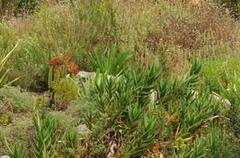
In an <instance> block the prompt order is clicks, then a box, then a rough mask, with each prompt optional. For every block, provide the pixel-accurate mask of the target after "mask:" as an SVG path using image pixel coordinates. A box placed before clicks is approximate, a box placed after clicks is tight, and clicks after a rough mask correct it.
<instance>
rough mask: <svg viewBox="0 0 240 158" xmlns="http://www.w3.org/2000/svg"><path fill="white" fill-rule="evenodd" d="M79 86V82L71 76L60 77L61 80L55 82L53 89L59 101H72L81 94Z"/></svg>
mask: <svg viewBox="0 0 240 158" xmlns="http://www.w3.org/2000/svg"><path fill="white" fill-rule="evenodd" d="M78 87H79V86H78V84H77V83H76V82H75V81H73V80H72V79H69V78H65V79H60V80H59V81H57V82H55V83H54V84H53V90H54V92H55V94H56V99H57V101H58V100H60V101H64V102H65V101H66V102H70V101H73V100H75V99H77V97H78V94H79V93H78V92H79V88H78Z"/></svg>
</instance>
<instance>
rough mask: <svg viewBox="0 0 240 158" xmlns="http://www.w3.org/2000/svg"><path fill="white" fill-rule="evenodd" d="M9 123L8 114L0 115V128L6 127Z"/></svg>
mask: <svg viewBox="0 0 240 158" xmlns="http://www.w3.org/2000/svg"><path fill="white" fill-rule="evenodd" d="M10 122H11V118H10V116H9V115H8V114H6V113H2V114H0V126H7V125H8V124H9V123H10Z"/></svg>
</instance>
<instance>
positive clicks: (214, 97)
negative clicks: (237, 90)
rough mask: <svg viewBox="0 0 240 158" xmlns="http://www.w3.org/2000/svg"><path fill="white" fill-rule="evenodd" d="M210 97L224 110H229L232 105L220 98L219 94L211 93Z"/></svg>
mask: <svg viewBox="0 0 240 158" xmlns="http://www.w3.org/2000/svg"><path fill="white" fill-rule="evenodd" d="M211 97H212V98H213V99H214V100H215V101H217V102H219V103H221V104H222V105H223V106H224V107H225V108H226V109H230V108H231V105H232V104H231V102H230V101H229V100H228V99H226V98H223V97H222V96H220V95H219V94H217V93H215V92H212V94H211Z"/></svg>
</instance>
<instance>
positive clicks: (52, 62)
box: [48, 57, 64, 66]
mask: <svg viewBox="0 0 240 158" xmlns="http://www.w3.org/2000/svg"><path fill="white" fill-rule="evenodd" d="M48 64H49V65H51V66H59V65H63V64H64V62H63V60H62V59H60V58H57V57H56V58H53V59H52V60H50V61H49V62H48Z"/></svg>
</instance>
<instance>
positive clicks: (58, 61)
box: [49, 52, 80, 75]
mask: <svg viewBox="0 0 240 158" xmlns="http://www.w3.org/2000/svg"><path fill="white" fill-rule="evenodd" d="M49 65H50V66H53V67H56V66H60V65H65V66H67V68H68V71H69V72H70V73H71V74H74V75H76V74H77V73H78V72H79V71H80V70H79V66H78V64H77V63H76V62H74V61H73V55H72V54H71V53H69V52H65V53H64V54H63V57H62V58H60V57H55V58H53V59H51V60H50V61H49Z"/></svg>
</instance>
